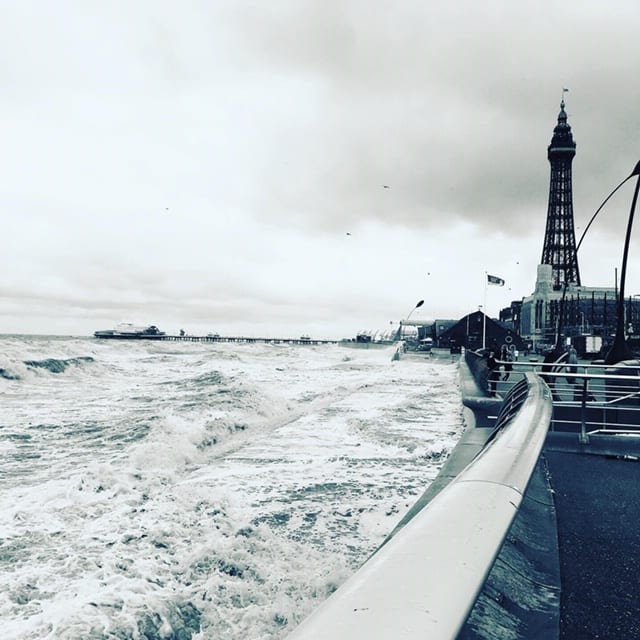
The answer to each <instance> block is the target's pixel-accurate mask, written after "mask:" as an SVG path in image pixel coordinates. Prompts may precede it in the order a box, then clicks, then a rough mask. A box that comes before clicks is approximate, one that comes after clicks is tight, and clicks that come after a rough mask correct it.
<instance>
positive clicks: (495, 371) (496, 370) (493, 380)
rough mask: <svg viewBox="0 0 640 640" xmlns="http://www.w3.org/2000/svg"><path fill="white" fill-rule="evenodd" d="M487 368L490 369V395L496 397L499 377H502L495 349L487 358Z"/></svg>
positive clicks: (488, 379)
mask: <svg viewBox="0 0 640 640" xmlns="http://www.w3.org/2000/svg"><path fill="white" fill-rule="evenodd" d="M487 369H488V371H489V375H488V376H487V382H488V383H489V385H488V386H489V396H490V397H492V398H495V396H496V386H497V382H498V378H499V377H500V365H499V364H498V361H497V360H496V356H495V353H494V352H493V351H490V352H489V357H488V358H487Z"/></svg>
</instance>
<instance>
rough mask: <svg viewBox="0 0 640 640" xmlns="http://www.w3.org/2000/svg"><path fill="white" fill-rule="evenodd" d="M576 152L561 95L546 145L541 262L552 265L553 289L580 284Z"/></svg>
mask: <svg viewBox="0 0 640 640" xmlns="http://www.w3.org/2000/svg"><path fill="white" fill-rule="evenodd" d="M575 155H576V143H575V142H574V141H573V135H572V134H571V127H570V126H569V124H567V113H566V111H565V110H564V97H563V99H562V102H561V103H560V114H559V115H558V124H557V125H556V126H555V128H554V130H553V138H551V144H550V145H549V147H548V149H547V158H548V159H549V163H550V164H551V182H550V185H549V208H548V210H547V228H546V231H545V234H544V247H543V248H542V260H541V264H548V265H551V268H552V274H553V275H552V278H553V288H554V289H555V290H559V289H561V288H562V287H563V286H564V285H565V284H566V285H571V284H573V285H576V286H580V270H579V269H578V255H577V252H576V236H575V229H574V224H573V196H572V188H571V162H572V161H573V157H574V156H575Z"/></svg>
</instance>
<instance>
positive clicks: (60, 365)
mask: <svg viewBox="0 0 640 640" xmlns="http://www.w3.org/2000/svg"><path fill="white" fill-rule="evenodd" d="M86 362H94V359H93V358H92V357H91V356H79V357H77V358H65V359H64V360H59V359H57V358H46V359H45V360H24V364H26V365H27V367H33V368H36V369H47V370H48V371H51V373H63V372H64V371H66V370H67V368H68V367H70V366H76V367H80V366H82V365H83V364H84V363H86Z"/></svg>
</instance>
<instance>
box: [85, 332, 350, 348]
mask: <svg viewBox="0 0 640 640" xmlns="http://www.w3.org/2000/svg"><path fill="white" fill-rule="evenodd" d="M95 337H96V338H98V339H100V340H156V341H157V340H168V341H171V342H244V343H246V342H261V343H269V344H308V345H320V344H338V343H339V342H342V341H341V340H316V339H314V338H307V337H304V338H302V337H300V338H249V337H246V336H219V335H212V336H209V335H207V336H191V335H187V334H184V335H166V334H132V335H118V334H115V335H113V334H112V335H96V336H95Z"/></svg>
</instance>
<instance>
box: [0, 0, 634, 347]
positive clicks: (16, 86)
mask: <svg viewBox="0 0 640 640" xmlns="http://www.w3.org/2000/svg"><path fill="white" fill-rule="evenodd" d="M639 43H640V5H638V3H637V1H636V0H630V1H629V2H623V1H618V2H601V1H591V2H590V1H588V0H563V1H562V2H556V1H545V2H538V1H533V0H531V1H530V2H513V1H512V0H508V1H493V2H492V1H487V0H483V1H482V2H477V1H475V0H469V1H466V2H456V1H454V0H442V1H439V0H437V1H433V0H430V1H426V0H405V1H403V0H393V1H388V2H387V1H382V0H380V1H376V0H361V1H357V0H341V1H338V0H335V1H332V0H315V1H311V0H282V1H278V0H270V1H267V0H262V1H259V0H254V1H253V2H249V1H243V0H228V1H225V0H202V1H200V2H197V1H193V0H192V1H185V0H180V1H177V0H175V1H168V0H148V1H147V0H122V1H118V0H109V1H108V2H104V1H96V0H85V1H83V2H79V1H72V0H56V1H55V2H54V1H49V0H39V1H34V0H13V1H9V0H0V98H1V99H0V122H1V125H0V126H2V138H1V140H2V144H1V149H2V153H1V155H0V163H1V166H0V169H1V172H0V176H1V178H0V188H1V197H2V212H3V220H2V234H1V235H0V251H1V252H2V257H3V264H4V268H3V269H2V270H0V298H1V303H0V332H1V333H13V332H17V333H54V334H74V335H89V334H91V333H93V331H94V330H96V329H105V328H110V327H113V326H114V325H115V324H117V323H119V322H122V321H130V322H135V323H149V324H157V325H158V326H159V327H160V328H161V329H163V330H165V331H167V332H177V331H178V330H179V329H180V328H184V329H185V330H187V331H189V332H191V333H196V334H198V333H207V332H219V333H221V334H225V335H234V334H244V335H252V336H261V335H269V336H282V337H285V336H297V335H300V334H301V333H308V334H310V335H312V336H313V337H337V338H340V337H344V336H353V335H355V334H356V332H358V331H360V330H363V329H376V328H381V327H385V326H388V325H389V323H390V322H391V321H393V322H397V321H398V320H400V319H401V318H403V317H406V315H407V314H408V313H409V312H410V311H411V309H412V308H413V306H414V305H415V303H416V302H417V301H418V300H420V299H425V300H426V302H425V304H424V306H423V307H421V308H420V309H418V310H416V311H415V313H414V314H413V316H412V317H415V318H425V319H427V318H433V317H436V318H458V317H461V316H462V315H464V314H466V313H469V312H471V311H473V310H475V309H477V308H478V305H481V304H484V298H485V291H486V304H487V310H488V312H489V313H490V314H491V315H494V316H495V315H497V313H498V310H499V309H500V308H501V307H503V306H506V305H508V303H509V302H510V301H511V300H519V299H521V298H522V297H524V296H526V295H529V294H530V293H531V292H532V291H533V287H534V283H535V276H536V265H537V264H538V262H539V261H540V258H541V255H542V245H543V239H544V230H545V221H546V213H547V198H548V190H549V163H548V161H547V158H546V153H547V146H548V144H549V142H550V140H551V136H552V132H553V127H554V126H555V124H556V121H557V117H558V112H559V105H560V100H561V98H562V89H563V87H566V88H568V89H569V92H568V93H566V94H565V100H566V110H567V113H568V115H569V124H570V125H571V127H572V130H573V134H574V140H575V141H576V143H577V155H576V157H575V159H574V162H573V187H574V191H573V193H574V212H575V221H576V226H577V227H578V234H579V233H581V228H584V225H585V224H586V222H587V221H588V220H589V218H590V217H591V216H592V214H593V213H594V211H595V210H596V209H597V207H598V206H599V204H600V203H601V202H602V200H603V199H604V198H605V197H606V195H607V194H608V193H609V192H610V191H611V190H612V189H613V188H614V187H615V186H616V185H617V184H618V183H619V182H620V181H621V180H622V179H623V178H625V177H626V176H627V175H629V173H630V172H631V170H632V169H633V167H634V165H635V163H636V162H637V161H638V160H639V159H640V111H639V110H638V105H639V104H640V83H639V82H638V78H639V77H640V44H639ZM385 185H386V186H388V187H389V188H385ZM634 185H635V182H634V181H630V182H629V183H628V184H627V185H626V187H625V188H624V189H622V190H621V191H620V192H619V193H618V194H617V195H616V196H615V198H614V199H612V200H611V201H610V203H609V204H608V205H607V207H606V208H605V210H604V211H603V212H602V213H601V214H600V216H599V218H598V220H597V221H596V222H595V223H594V225H593V226H592V228H591V229H590V231H589V233H588V235H587V238H586V240H585V242H584V243H583V247H582V248H581V250H580V256H579V265H580V270H581V275H582V281H583V284H585V285H589V286H614V281H615V280H614V279H615V268H616V267H618V266H619V265H620V262H621V257H622V243H623V240H624V233H625V227H626V219H627V216H628V212H629V206H630V203H631V196H632V193H633V187H634ZM630 259H631V267H630V272H629V274H628V280H627V293H630V294H633V293H636V292H640V230H638V229H637V228H636V230H635V231H634V233H633V238H632V246H631V255H630ZM486 272H488V273H490V274H493V275H496V276H499V277H501V278H504V279H505V281H506V285H505V286H504V287H495V286H493V287H490V288H489V289H488V290H486V288H485V284H484V283H485V273H486Z"/></svg>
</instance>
